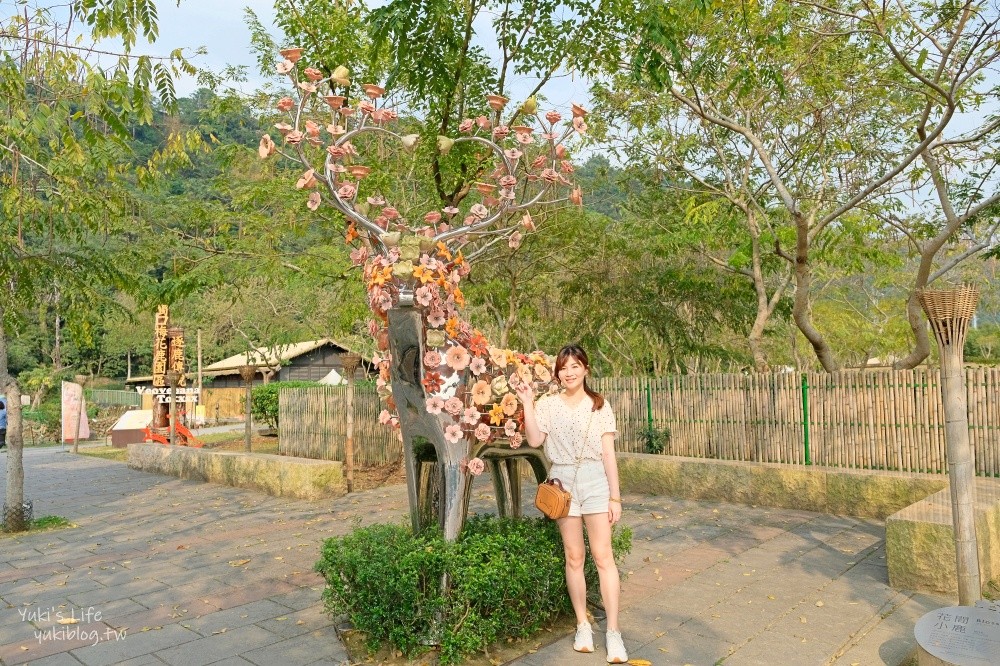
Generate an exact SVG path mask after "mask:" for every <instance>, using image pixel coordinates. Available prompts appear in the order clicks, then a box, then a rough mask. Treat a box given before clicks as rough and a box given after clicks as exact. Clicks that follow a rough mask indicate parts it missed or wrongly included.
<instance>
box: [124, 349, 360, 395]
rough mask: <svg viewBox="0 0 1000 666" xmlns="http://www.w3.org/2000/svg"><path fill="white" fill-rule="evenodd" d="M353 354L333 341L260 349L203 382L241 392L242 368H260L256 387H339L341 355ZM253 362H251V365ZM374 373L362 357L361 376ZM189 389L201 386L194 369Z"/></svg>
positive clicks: (226, 362) (217, 368) (141, 381)
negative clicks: (290, 384)
mask: <svg viewBox="0 0 1000 666" xmlns="http://www.w3.org/2000/svg"><path fill="white" fill-rule="evenodd" d="M350 351H353V350H352V349H350V348H348V347H347V346H346V345H345V344H344V343H341V342H338V341H337V340H333V339H330V338H322V339H320V340H307V341H305V342H295V343H291V344H287V345H274V346H271V347H258V348H257V349H254V350H252V351H251V352H249V353H243V354H236V355H235V356H230V357H228V358H224V359H222V360H221V361H216V362H215V363H212V364H210V365H207V366H205V367H204V368H202V377H203V379H202V382H203V383H204V385H205V387H206V388H212V389H219V388H238V387H241V386H243V379H242V378H241V377H240V368H241V367H242V366H245V365H250V364H252V365H256V366H258V368H259V369H258V371H257V375H256V377H254V383H255V384H256V383H262V382H271V381H312V382H321V383H324V384H339V383H341V382H342V381H343V377H342V372H343V364H342V363H341V360H340V355H341V354H343V353H346V352H350ZM248 361H249V362H248ZM373 371H374V366H373V364H372V362H371V359H369V358H365V356H364V355H363V354H362V361H361V368H360V370H359V375H368V374H370V373H372V372H373ZM187 378H188V381H187V385H188V386H193V385H195V384H196V383H197V370H196V368H195V367H190V368H189V370H188V373H187ZM126 382H127V383H128V384H130V385H132V386H135V387H137V388H138V387H149V386H152V385H153V378H152V376H149V377H131V378H129V379H127V380H126Z"/></svg>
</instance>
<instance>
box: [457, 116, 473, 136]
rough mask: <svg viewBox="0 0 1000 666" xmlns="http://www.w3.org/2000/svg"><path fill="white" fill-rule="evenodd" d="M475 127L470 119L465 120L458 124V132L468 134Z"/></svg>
mask: <svg viewBox="0 0 1000 666" xmlns="http://www.w3.org/2000/svg"><path fill="white" fill-rule="evenodd" d="M475 126H476V121H475V120H473V119H472V118H466V119H465V120H463V121H462V122H460V123H459V124H458V131H459V132H462V133H465V134H468V133H469V132H471V131H472V129H473V128H474V127H475Z"/></svg>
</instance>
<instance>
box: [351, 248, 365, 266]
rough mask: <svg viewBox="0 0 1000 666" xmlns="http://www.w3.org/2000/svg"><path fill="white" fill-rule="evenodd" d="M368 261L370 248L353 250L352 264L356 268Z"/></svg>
mask: <svg viewBox="0 0 1000 666" xmlns="http://www.w3.org/2000/svg"><path fill="white" fill-rule="evenodd" d="M366 261H368V248H367V247H358V248H355V249H353V250H351V263H352V264H354V265H355V266H360V265H362V264H363V263H365V262H366Z"/></svg>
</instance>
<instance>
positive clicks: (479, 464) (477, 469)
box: [456, 426, 486, 476]
mask: <svg viewBox="0 0 1000 666" xmlns="http://www.w3.org/2000/svg"><path fill="white" fill-rule="evenodd" d="M456 427H457V426H456ZM485 470H486V463H485V462H483V459H482V458H473V459H472V460H470V461H469V474H471V475H472V476H479V475H480V474H482V473H483V472H484V471H485Z"/></svg>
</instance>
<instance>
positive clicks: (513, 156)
mask: <svg viewBox="0 0 1000 666" xmlns="http://www.w3.org/2000/svg"><path fill="white" fill-rule="evenodd" d="M503 154H504V156H505V157H506V158H507V159H509V160H515V161H516V160H518V159H520V158H521V155H524V153H522V152H521V151H520V150H518V149H517V148H508V149H507V150H505V151H503Z"/></svg>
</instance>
